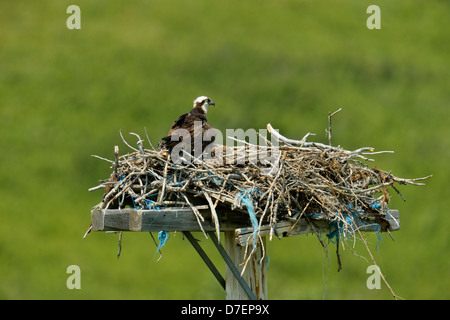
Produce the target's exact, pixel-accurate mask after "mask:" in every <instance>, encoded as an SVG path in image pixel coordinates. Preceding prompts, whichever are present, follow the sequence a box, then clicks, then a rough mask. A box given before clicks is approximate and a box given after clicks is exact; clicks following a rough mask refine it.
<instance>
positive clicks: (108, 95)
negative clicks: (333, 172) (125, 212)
mask: <svg viewBox="0 0 450 320" xmlns="http://www.w3.org/2000/svg"><path fill="white" fill-rule="evenodd" d="M70 4H74V2H73V1H57V2H55V1H49V0H45V1H44V0H41V1H0V124H1V125H0V150H1V155H0V199H1V202H0V298H1V299H223V298H224V296H225V295H224V292H223V290H222V289H221V287H220V286H219V284H218V283H217V281H216V280H215V279H214V277H213V276H212V275H211V274H210V272H209V270H208V269H207V268H206V266H205V265H204V263H203V262H202V261H201V259H200V258H199V257H198V255H197V254H196V253H195V251H194V249H193V248H192V247H191V246H190V244H189V243H188V242H187V241H186V240H183V239H182V236H181V234H171V237H170V239H169V241H168V243H167V245H166V246H165V247H164V249H163V258H162V259H161V260H160V261H159V262H157V261H156V260H152V258H153V255H154V252H155V249H156V248H155V246H154V244H153V242H152V240H151V238H150V236H149V235H148V234H146V233H126V234H124V239H123V250H122V256H121V258H120V259H119V260H117V259H116V252H117V240H118V237H117V235H111V234H104V233H93V234H90V235H89V236H88V237H87V238H86V239H84V240H82V239H81V238H82V236H83V234H84V232H85V230H86V228H87V227H88V225H89V221H90V210H91V208H92V207H93V206H94V205H95V204H97V203H98V202H99V201H100V199H101V195H102V192H101V191H97V192H91V193H89V192H88V189H89V188H90V187H93V186H95V185H96V184H97V181H98V179H103V178H106V177H107V176H108V175H109V173H110V169H109V168H108V164H107V163H106V162H103V161H101V160H98V159H94V158H92V157H91V154H97V155H100V156H103V157H107V158H112V157H113V146H114V145H119V146H120V148H121V151H122V152H128V150H127V149H126V146H125V145H124V144H123V143H122V141H121V139H120V136H119V130H120V129H121V130H122V131H123V132H124V133H127V132H130V131H133V132H137V133H140V134H143V135H144V127H146V128H147V130H148V132H149V135H150V138H151V139H152V141H153V142H154V143H155V144H156V143H157V142H158V140H159V138H160V137H162V136H164V135H165V134H166V133H167V130H168V128H169V126H170V125H171V123H172V121H173V120H175V119H176V117H178V116H179V115H180V114H181V113H184V112H187V111H188V110H189V109H190V108H191V105H192V100H193V99H194V98H195V97H197V96H200V95H208V96H210V97H211V98H212V99H213V100H214V101H215V102H216V107H215V108H214V109H212V110H211V111H210V113H209V114H208V120H209V122H210V123H212V124H213V125H214V126H216V127H217V128H219V129H222V130H225V129H226V128H243V129H248V128H255V129H259V128H265V127H266V124H267V123H268V122H270V123H271V124H272V125H273V126H274V127H276V128H279V129H280V132H281V133H283V134H284V135H286V136H288V137H292V138H301V137H303V135H304V134H305V133H307V132H315V133H317V135H316V136H315V137H314V140H317V141H320V142H326V136H325V132H324V129H325V128H326V126H327V115H328V112H329V111H334V110H336V109H338V108H340V107H341V108H342V109H343V110H342V112H341V113H339V114H338V115H336V117H335V118H334V120H333V142H334V144H339V145H341V146H343V147H345V148H346V149H352V148H354V149H356V148H359V147H362V146H373V147H375V148H376V149H378V150H395V153H394V154H385V155H379V156H377V158H376V162H375V163H374V166H376V167H378V168H382V169H385V170H392V173H393V174H395V175H397V176H400V177H406V178H412V177H420V176H426V175H428V174H433V175H434V176H433V178H431V179H430V180H428V181H427V186H425V187H414V186H401V187H400V188H399V189H400V191H401V192H402V193H403V195H404V196H405V198H406V202H403V201H402V199H401V198H400V197H399V196H397V195H396V194H395V193H393V194H392V201H391V205H390V206H391V208H396V209H399V210H400V215H401V230H400V231H398V232H396V233H393V236H394V238H395V241H394V242H393V241H392V240H391V239H390V238H389V236H386V237H385V238H384V240H383V241H382V242H381V248H380V250H379V251H375V247H376V244H377V237H376V236H375V235H370V236H369V237H368V240H369V242H370V246H371V250H372V252H374V254H375V258H376V260H377V262H378V264H379V265H380V267H381V269H382V271H383V273H384V274H385V276H386V278H387V280H388V281H389V283H390V285H391V287H392V288H393V289H394V291H395V292H396V293H397V294H398V295H399V296H401V297H403V298H405V299H449V298H450V294H449V290H448V289H449V286H450V277H449V269H450V259H449V256H448V252H449V250H450V239H449V232H448V228H449V227H450V217H449V214H448V213H447V212H446V210H447V209H448V208H449V205H450V200H449V192H448V179H449V176H450V175H449V166H448V164H449V160H450V130H449V120H448V119H449V116H450V114H449V110H450V108H449V101H450V90H449V88H450V73H449V71H450V70H449V61H450V45H449V44H450V31H449V30H450V29H449V28H448V27H447V25H448V14H449V12H450V3H449V2H448V1H442V0H432V1H427V3H426V4H424V3H422V2H420V1H408V0H401V1H400V0H399V1H383V0H380V1H377V3H376V4H378V5H379V6H380V8H381V21H382V22H381V27H382V28H381V30H369V29H367V27H366V19H367V18H368V16H369V15H368V14H366V8H367V7H368V6H369V5H370V4H373V3H372V2H369V1H356V0H345V1H339V2H337V1H326V2H320V4H319V3H318V2H316V1H312V0H308V1H293V0H292V1H288V0H284V1H276V2H275V1H267V0H265V1H245V3H244V2H241V1H227V2H226V3H225V2H218V1H206V0H197V1H195V2H194V1H190V2H188V1H180V0H175V1H170V2H167V1H140V0H139V1H137V0H136V1H128V2H125V1H115V2H114V3H113V2H112V1H105V0H102V1H95V2H93V1H86V0H79V1H76V4H77V5H78V6H80V8H81V30H68V29H67V28H66V19H67V18H68V16H69V15H68V14H67V13H66V9H67V7H68V6H69V5H70ZM446 190H447V191H446ZM196 236H197V237H198V238H202V237H203V236H202V235H201V234H198V235H196ZM202 245H203V246H204V247H205V248H206V250H207V251H208V253H210V254H211V256H212V257H213V259H214V260H215V262H216V263H217V264H219V265H223V263H222V264H221V262H220V260H219V259H218V255H217V254H216V252H215V250H214V248H213V246H212V243H211V242H210V241H209V240H208V241H206V240H204V241H202ZM355 251H356V252H357V253H358V254H361V255H364V256H366V257H367V254H366V253H365V249H364V247H363V246H362V245H361V244H358V245H357V247H356V248H355ZM341 254H342V264H343V270H342V271H340V272H339V273H338V272H337V264H336V257H335V245H332V244H330V245H329V261H327V259H326V257H325V253H324V251H323V249H322V247H321V245H320V244H319V242H318V241H317V239H316V237H315V236H313V235H310V236H299V237H293V238H289V239H287V238H284V239H282V240H281V241H279V240H277V239H275V240H274V241H272V242H270V243H269V244H268V255H269V258H270V265H269V271H268V274H269V280H268V281H269V298H270V299H322V297H323V293H324V289H325V288H326V293H325V296H324V297H325V299H391V295H390V293H389V290H388V289H387V288H386V286H385V285H384V284H382V288H381V290H369V289H367V287H366V279H367V277H368V274H366V268H367V266H368V265H370V264H371V263H367V262H366V261H364V260H363V259H361V258H359V257H357V256H355V255H354V254H353V253H352V252H350V250H348V249H346V250H345V251H342V248H341ZM72 264H75V265H79V266H80V268H81V290H68V289H67V287H66V279H67V277H68V274H66V268H67V267H68V266H69V265H72ZM222 271H224V266H223V270H222ZM326 278H327V281H326V280H325V279H326Z"/></svg>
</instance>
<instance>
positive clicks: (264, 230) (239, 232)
mask: <svg viewBox="0 0 450 320" xmlns="http://www.w3.org/2000/svg"><path fill="white" fill-rule="evenodd" d="M386 217H387V220H388V221H389V224H390V228H389V231H397V230H399V229H400V213H399V211H398V210H395V209H391V210H388V212H387V216H386ZM313 221H314V226H312V225H311V224H310V223H308V222H307V221H306V220H304V219H300V220H299V222H298V223H296V222H294V221H282V222H278V223H277V224H276V225H275V228H274V231H273V232H274V234H275V235H276V236H277V237H291V236H296V235H301V234H307V233H314V232H319V233H322V232H329V231H330V226H329V223H328V221H326V220H313ZM356 225H357V226H358V228H359V230H360V231H366V232H370V231H372V232H375V231H377V229H378V227H379V226H378V224H376V223H365V222H363V221H361V220H357V221H356ZM270 231H271V226H270V225H262V226H261V230H260V233H259V235H260V236H261V237H264V236H268V235H269V234H270ZM253 236H254V235H253V228H252V227H247V228H240V229H236V231H235V241H236V244H237V245H238V246H245V245H247V244H249V243H253Z"/></svg>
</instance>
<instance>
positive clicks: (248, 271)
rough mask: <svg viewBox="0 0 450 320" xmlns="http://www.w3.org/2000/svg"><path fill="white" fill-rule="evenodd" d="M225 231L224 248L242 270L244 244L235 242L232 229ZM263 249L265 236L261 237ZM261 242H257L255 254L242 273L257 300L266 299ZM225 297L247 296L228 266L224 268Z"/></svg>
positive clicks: (242, 298)
mask: <svg viewBox="0 0 450 320" xmlns="http://www.w3.org/2000/svg"><path fill="white" fill-rule="evenodd" d="M224 233H225V250H226V251H227V253H228V255H229V256H230V258H231V260H232V261H233V263H234V265H235V266H236V267H237V268H238V270H239V271H240V272H242V268H243V267H244V266H243V264H242V263H243V262H244V259H245V257H244V255H245V246H244V247H241V246H238V245H237V244H236V239H235V238H236V237H235V233H234V231H227V232H224ZM262 241H263V245H264V249H266V237H262ZM251 249H252V247H251V245H250V246H249V247H248V251H247V255H248V254H249V253H250V251H251ZM261 258H263V249H262V247H261V244H259V243H258V245H257V248H256V254H254V255H253V256H252V257H251V258H250V261H249V262H248V264H247V267H246V268H245V272H244V274H243V275H242V278H244V280H245V282H247V284H248V286H249V287H250V289H251V290H252V291H253V293H254V294H255V296H256V298H257V299H258V300H266V299H267V258H266V256H264V258H263V259H261ZM225 277H226V299H227V300H248V299H249V297H248V295H247V294H246V293H245V291H244V290H243V289H242V286H241V285H240V284H239V282H238V281H237V279H236V277H235V276H234V275H233V273H232V272H231V270H230V268H228V266H227V268H226V274H225Z"/></svg>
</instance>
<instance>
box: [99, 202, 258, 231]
mask: <svg viewBox="0 0 450 320" xmlns="http://www.w3.org/2000/svg"><path fill="white" fill-rule="evenodd" d="M200 208H201V207H200ZM200 213H201V214H202V216H203V217H204V219H205V221H204V222H202V227H203V229H204V230H205V231H206V232H208V231H215V225H214V223H213V222H212V220H211V211H209V209H207V210H205V209H203V210H200ZM218 216H219V225H220V230H221V231H234V230H235V229H237V228H242V227H246V226H248V225H250V221H249V218H248V215H247V214H243V213H241V212H220V213H219V212H218ZM91 222H92V230H93V231H161V230H164V231H201V229H200V226H199V224H198V221H197V219H196V217H195V215H194V214H193V212H192V210H191V209H190V208H177V209H175V208H162V209H160V210H136V209H131V208H127V209H102V210H92V211H91Z"/></svg>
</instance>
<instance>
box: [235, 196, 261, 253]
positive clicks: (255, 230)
mask: <svg viewBox="0 0 450 320" xmlns="http://www.w3.org/2000/svg"><path fill="white" fill-rule="evenodd" d="M239 189H240V190H243V191H242V192H240V193H238V194H237V196H238V197H239V199H240V200H241V203H242V204H244V205H245V206H246V207H247V211H248V215H249V216H250V221H251V223H252V227H253V248H254V249H256V235H257V234H258V228H259V223H258V219H256V215H255V210H254V209H253V202H252V197H251V195H250V191H248V190H245V189H241V188H239ZM254 191H255V192H258V190H254Z"/></svg>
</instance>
